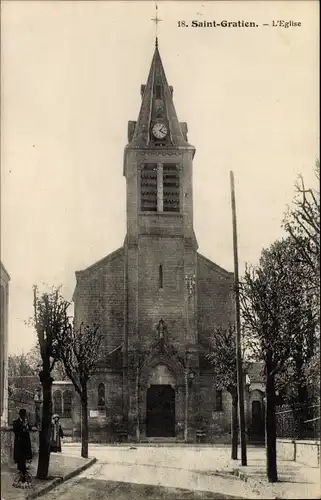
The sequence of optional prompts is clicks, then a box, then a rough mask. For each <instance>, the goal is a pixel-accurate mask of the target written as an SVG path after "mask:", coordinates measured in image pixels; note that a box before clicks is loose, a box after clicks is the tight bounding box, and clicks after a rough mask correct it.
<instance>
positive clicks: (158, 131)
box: [152, 123, 167, 139]
mask: <svg viewBox="0 0 321 500" xmlns="http://www.w3.org/2000/svg"><path fill="white" fill-rule="evenodd" d="M152 132H153V135H154V136H155V137H156V139H164V137H166V135H167V127H166V125H165V124H164V123H155V125H154V126H153V129H152Z"/></svg>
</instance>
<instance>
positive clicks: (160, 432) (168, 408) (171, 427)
mask: <svg viewBox="0 0 321 500" xmlns="http://www.w3.org/2000/svg"><path fill="white" fill-rule="evenodd" d="M146 403H147V404H146V410H147V419H146V435H147V437H174V436H175V390H174V389H173V388H172V387H171V386H170V385H151V386H150V387H149V389H147V402H146Z"/></svg>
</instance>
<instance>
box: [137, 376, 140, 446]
mask: <svg viewBox="0 0 321 500" xmlns="http://www.w3.org/2000/svg"><path fill="white" fill-rule="evenodd" d="M136 439H137V441H139V440H140V428H139V367H137V368H136Z"/></svg>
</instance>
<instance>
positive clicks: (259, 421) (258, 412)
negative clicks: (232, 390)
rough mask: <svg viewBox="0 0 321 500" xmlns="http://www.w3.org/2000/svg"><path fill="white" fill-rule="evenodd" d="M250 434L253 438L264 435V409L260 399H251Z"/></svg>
mask: <svg viewBox="0 0 321 500" xmlns="http://www.w3.org/2000/svg"><path fill="white" fill-rule="evenodd" d="M252 435H253V437H255V438H262V437H263V436H264V410H263V408H262V403H261V401H252Z"/></svg>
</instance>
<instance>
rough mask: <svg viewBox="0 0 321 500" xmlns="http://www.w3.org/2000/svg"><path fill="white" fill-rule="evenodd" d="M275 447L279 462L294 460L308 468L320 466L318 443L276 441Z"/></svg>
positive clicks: (289, 440)
mask: <svg viewBox="0 0 321 500" xmlns="http://www.w3.org/2000/svg"><path fill="white" fill-rule="evenodd" d="M276 446H277V457H278V458H279V459H280V460H294V461H296V462H299V463H301V464H305V465H308V466H309V467H319V466H320V442H319V441H312V440H296V439H277V440H276Z"/></svg>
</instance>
